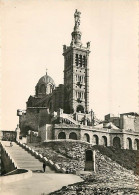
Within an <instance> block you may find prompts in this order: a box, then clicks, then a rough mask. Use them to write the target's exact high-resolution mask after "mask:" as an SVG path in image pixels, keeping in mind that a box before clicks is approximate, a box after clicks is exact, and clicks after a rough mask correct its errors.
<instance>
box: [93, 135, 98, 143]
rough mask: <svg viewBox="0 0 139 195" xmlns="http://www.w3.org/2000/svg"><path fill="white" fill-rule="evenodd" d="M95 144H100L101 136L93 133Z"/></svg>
mask: <svg viewBox="0 0 139 195" xmlns="http://www.w3.org/2000/svg"><path fill="white" fill-rule="evenodd" d="M93 144H94V145H98V144H99V138H98V136H97V135H93Z"/></svg>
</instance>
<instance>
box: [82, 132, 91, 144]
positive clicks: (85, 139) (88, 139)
mask: <svg viewBox="0 0 139 195" xmlns="http://www.w3.org/2000/svg"><path fill="white" fill-rule="evenodd" d="M83 139H84V141H85V142H90V136H89V135H88V134H87V133H85V134H84V138H83Z"/></svg>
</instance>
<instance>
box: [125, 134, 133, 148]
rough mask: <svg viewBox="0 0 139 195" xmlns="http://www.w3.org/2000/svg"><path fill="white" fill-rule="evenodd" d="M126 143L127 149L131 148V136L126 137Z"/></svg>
mask: <svg viewBox="0 0 139 195" xmlns="http://www.w3.org/2000/svg"><path fill="white" fill-rule="evenodd" d="M126 144H127V149H129V150H132V140H131V138H129V137H128V138H127V142H126Z"/></svg>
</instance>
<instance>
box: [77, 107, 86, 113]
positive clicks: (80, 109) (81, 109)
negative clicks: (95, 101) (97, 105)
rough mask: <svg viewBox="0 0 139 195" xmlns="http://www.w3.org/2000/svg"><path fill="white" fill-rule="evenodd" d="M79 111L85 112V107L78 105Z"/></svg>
mask: <svg viewBox="0 0 139 195" xmlns="http://www.w3.org/2000/svg"><path fill="white" fill-rule="evenodd" d="M76 111H77V112H81V113H84V107H83V106H81V105H79V106H77V109H76Z"/></svg>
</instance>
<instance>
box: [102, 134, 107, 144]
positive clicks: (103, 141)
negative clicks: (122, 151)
mask: <svg viewBox="0 0 139 195" xmlns="http://www.w3.org/2000/svg"><path fill="white" fill-rule="evenodd" d="M102 145H103V146H107V137H106V136H102Z"/></svg>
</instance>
